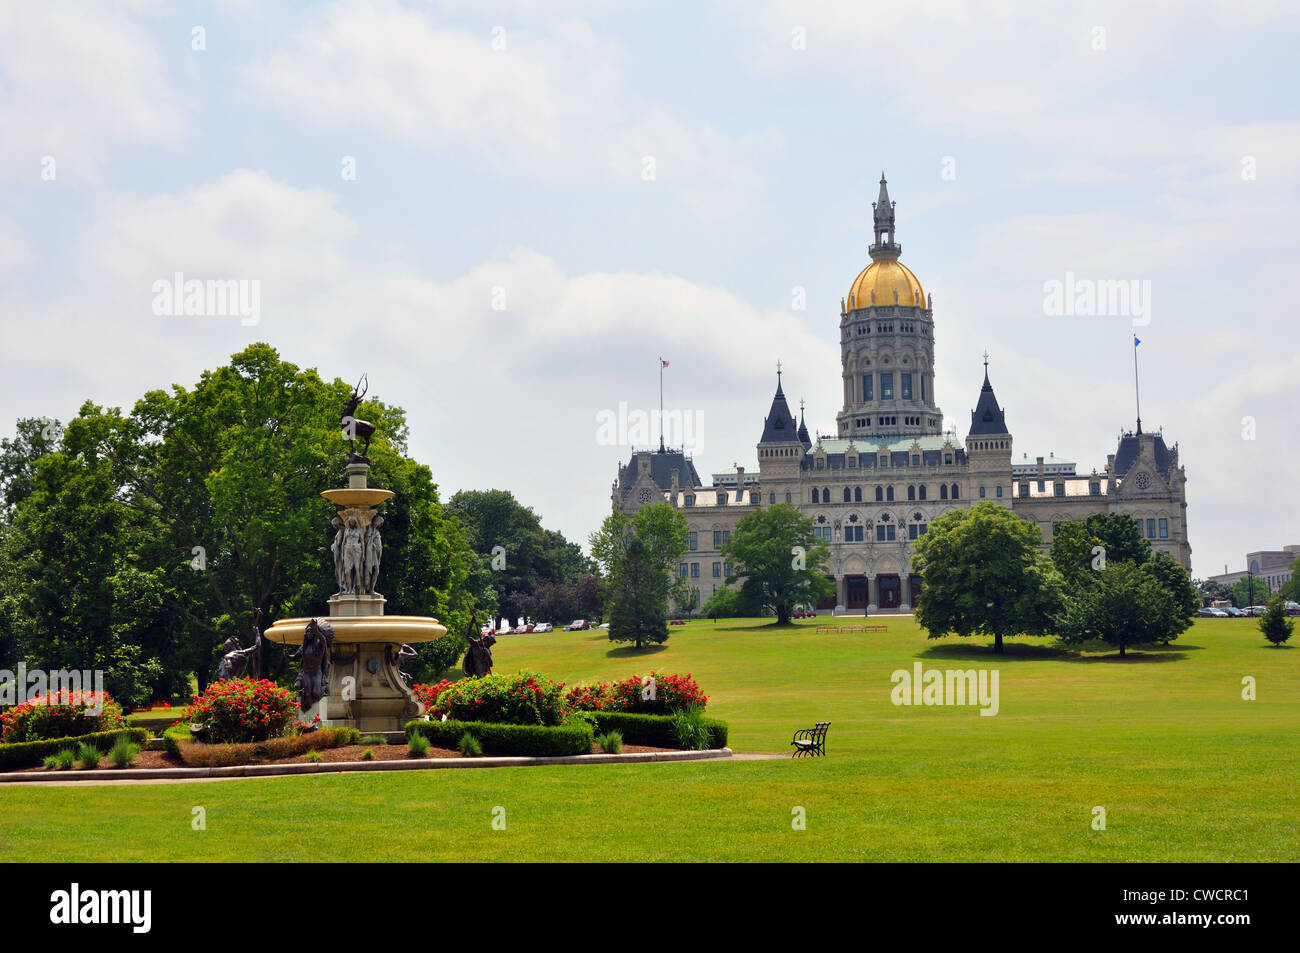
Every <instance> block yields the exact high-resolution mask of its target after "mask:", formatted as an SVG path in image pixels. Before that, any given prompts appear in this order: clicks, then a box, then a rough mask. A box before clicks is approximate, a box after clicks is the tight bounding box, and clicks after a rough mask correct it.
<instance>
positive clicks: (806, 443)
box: [799, 400, 812, 450]
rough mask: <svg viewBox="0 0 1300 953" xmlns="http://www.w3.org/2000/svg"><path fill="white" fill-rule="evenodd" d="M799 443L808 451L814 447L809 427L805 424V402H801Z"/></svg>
mask: <svg viewBox="0 0 1300 953" xmlns="http://www.w3.org/2000/svg"><path fill="white" fill-rule="evenodd" d="M799 442H800V443H802V444H803V448H804V449H805V450H808V449H810V448H811V447H812V439H811V438H809V436H808V425H807V424H805V423H804V422H803V401H802V400H801V401H799Z"/></svg>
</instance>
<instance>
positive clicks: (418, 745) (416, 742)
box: [406, 734, 429, 758]
mask: <svg viewBox="0 0 1300 953" xmlns="http://www.w3.org/2000/svg"><path fill="white" fill-rule="evenodd" d="M406 753H407V754H409V755H410V756H411V757H412V758H423V757H425V756H426V755H427V754H428V753H429V739H428V738H426V737H425V736H424V735H422V734H414V735H408V737H407V740H406Z"/></svg>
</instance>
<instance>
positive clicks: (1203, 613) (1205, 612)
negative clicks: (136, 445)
mask: <svg viewBox="0 0 1300 953" xmlns="http://www.w3.org/2000/svg"><path fill="white" fill-rule="evenodd" d="M1196 614H1197V615H1198V616H1200V617H1201V618H1202V619H1226V618H1228V613H1226V612H1224V611H1223V610H1222V609H1201V610H1200V611H1199V612H1197V613H1196Z"/></svg>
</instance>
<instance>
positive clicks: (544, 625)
mask: <svg viewBox="0 0 1300 953" xmlns="http://www.w3.org/2000/svg"><path fill="white" fill-rule="evenodd" d="M533 631H534V632H554V631H555V626H553V625H551V623H549V622H539V623H537V624H536V625H535V626H533Z"/></svg>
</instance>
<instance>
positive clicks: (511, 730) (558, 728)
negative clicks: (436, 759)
mask: <svg viewBox="0 0 1300 953" xmlns="http://www.w3.org/2000/svg"><path fill="white" fill-rule="evenodd" d="M465 732H469V733H471V734H472V735H473V736H474V738H475V740H476V741H478V743H479V744H480V745H481V746H482V748H483V750H484V751H485V752H486V753H487V754H494V755H527V756H531V757H540V758H557V757H567V756H571V755H578V754H590V753H591V745H592V741H593V740H594V739H593V738H592V734H591V726H590V725H588V724H585V723H577V724H570V725H555V726H551V725H507V724H501V723H499V722H486V721H479V722H463V721H412V722H408V723H407V725H406V736H407V738H408V739H410V740H411V741H414V740H415V738H416V737H421V736H422V737H423V738H425V739H426V741H431V742H433V743H434V744H436V745H437V746H438V747H439V748H455V747H456V745H457V744H458V743H459V741H460V737H461V735H463V734H465Z"/></svg>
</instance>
